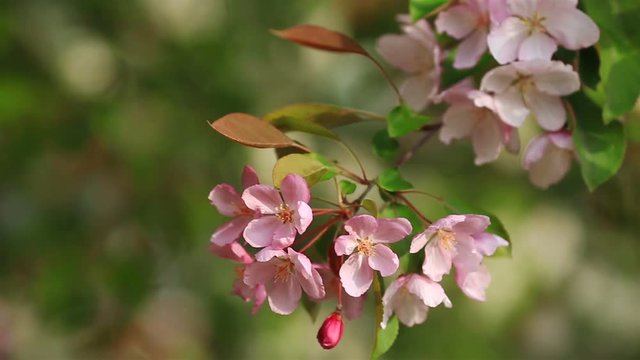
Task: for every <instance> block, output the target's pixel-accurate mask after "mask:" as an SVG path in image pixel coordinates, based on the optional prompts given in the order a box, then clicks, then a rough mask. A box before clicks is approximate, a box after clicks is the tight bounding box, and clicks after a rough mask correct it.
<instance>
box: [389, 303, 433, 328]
mask: <svg viewBox="0 0 640 360" xmlns="http://www.w3.org/2000/svg"><path fill="white" fill-rule="evenodd" d="M393 310H394V312H395V313H396V316H397V317H398V320H400V322H401V323H402V324H404V325H405V326H408V327H411V326H414V325H417V324H422V323H423V322H425V321H426V320H427V312H428V311H429V307H427V306H426V305H425V304H423V303H422V300H420V299H419V298H418V297H417V296H405V297H402V298H397V299H395V301H394V306H393Z"/></svg>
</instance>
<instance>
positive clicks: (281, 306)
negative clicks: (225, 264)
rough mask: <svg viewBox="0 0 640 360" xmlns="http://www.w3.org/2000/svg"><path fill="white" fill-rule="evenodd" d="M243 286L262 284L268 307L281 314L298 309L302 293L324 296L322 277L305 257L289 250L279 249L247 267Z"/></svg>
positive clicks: (316, 297)
mask: <svg viewBox="0 0 640 360" xmlns="http://www.w3.org/2000/svg"><path fill="white" fill-rule="evenodd" d="M244 283H245V284H246V285H248V286H258V285H260V284H262V285H264V286H265V288H266V292H267V298H268V299H269V307H271V310H272V311H273V312H275V313H277V314H281V315H287V314H291V313H292V312H293V311H294V310H295V309H296V307H298V302H299V301H300V297H301V296H302V290H304V292H305V293H307V295H309V297H311V298H313V299H321V298H322V297H324V296H325V291H324V286H323V284H322V278H321V277H320V274H319V273H318V271H317V270H316V269H314V268H313V265H312V264H311V261H310V260H309V258H307V257H306V256H305V255H304V254H301V253H298V252H296V251H294V250H293V249H291V248H288V249H287V252H285V251H284V250H279V251H278V252H277V253H275V254H274V256H273V257H272V258H270V259H269V260H268V261H266V262H255V263H253V264H250V265H248V266H247V269H246V270H245V272H244Z"/></svg>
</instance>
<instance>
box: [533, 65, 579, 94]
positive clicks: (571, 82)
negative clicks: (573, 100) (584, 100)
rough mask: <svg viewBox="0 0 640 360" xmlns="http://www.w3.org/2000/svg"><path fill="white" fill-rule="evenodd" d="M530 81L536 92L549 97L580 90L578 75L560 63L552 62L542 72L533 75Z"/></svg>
mask: <svg viewBox="0 0 640 360" xmlns="http://www.w3.org/2000/svg"><path fill="white" fill-rule="evenodd" d="M532 80H533V83H534V84H535V85H536V87H537V88H538V90H540V91H542V92H545V93H547V94H549V95H557V96H564V95H569V94H571V93H574V92H576V91H578V90H579V89H580V77H579V76H578V73H576V72H575V71H573V68H572V67H571V65H567V64H563V63H562V62H560V61H552V62H551V63H550V64H548V65H547V66H546V68H545V69H544V71H542V72H540V73H537V74H534V75H533V77H532Z"/></svg>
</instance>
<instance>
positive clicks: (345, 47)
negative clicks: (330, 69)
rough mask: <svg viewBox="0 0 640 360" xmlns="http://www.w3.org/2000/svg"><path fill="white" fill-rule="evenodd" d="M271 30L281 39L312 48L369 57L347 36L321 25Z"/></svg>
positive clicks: (365, 51)
mask: <svg viewBox="0 0 640 360" xmlns="http://www.w3.org/2000/svg"><path fill="white" fill-rule="evenodd" d="M271 32H272V33H273V34H274V35H276V36H278V37H280V38H282V39H285V40H289V41H293V42H295V43H297V44H300V45H303V46H308V47H311V48H314V49H320V50H326V51H333V52H341V53H352V54H359V55H363V56H366V57H370V55H369V53H368V52H367V50H365V49H364V48H363V47H362V46H360V44H358V43H357V42H356V41H355V40H353V39H352V38H350V37H349V36H347V35H345V34H342V33H339V32H336V31H333V30H329V29H326V28H323V27H321V26H317V25H308V24H305V25H298V26H294V27H291V28H288V29H284V30H271Z"/></svg>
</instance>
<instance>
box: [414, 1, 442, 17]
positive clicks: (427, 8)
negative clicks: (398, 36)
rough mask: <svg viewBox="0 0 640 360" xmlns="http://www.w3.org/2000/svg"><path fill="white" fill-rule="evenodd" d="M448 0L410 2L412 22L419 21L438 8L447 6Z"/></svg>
mask: <svg viewBox="0 0 640 360" xmlns="http://www.w3.org/2000/svg"><path fill="white" fill-rule="evenodd" d="M447 2H448V0H410V1H409V14H410V15H411V20H412V21H418V20H420V19H422V18H423V17H425V16H426V15H427V14H429V13H430V12H432V11H433V10H435V9H436V8H437V7H438V6H442V5H444V4H446V3H447Z"/></svg>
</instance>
